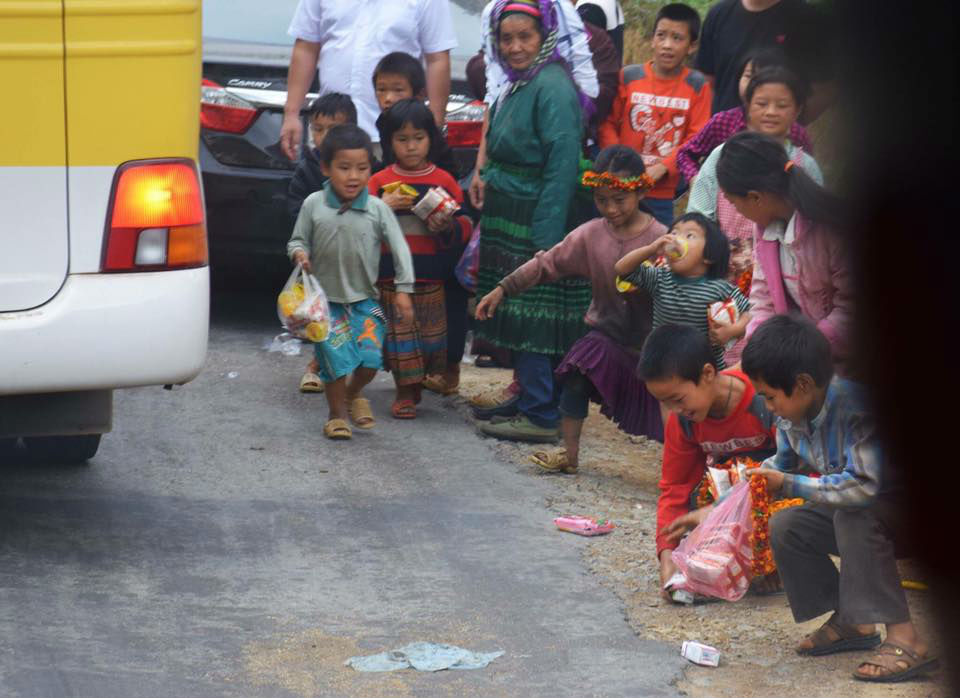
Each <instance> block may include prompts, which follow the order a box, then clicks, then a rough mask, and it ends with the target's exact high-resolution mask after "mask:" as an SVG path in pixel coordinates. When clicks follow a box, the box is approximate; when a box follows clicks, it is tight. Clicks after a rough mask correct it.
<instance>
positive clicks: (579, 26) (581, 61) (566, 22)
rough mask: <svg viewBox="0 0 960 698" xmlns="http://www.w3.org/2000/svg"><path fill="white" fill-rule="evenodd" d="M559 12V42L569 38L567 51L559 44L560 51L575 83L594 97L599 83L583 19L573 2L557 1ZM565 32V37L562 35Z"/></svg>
mask: <svg viewBox="0 0 960 698" xmlns="http://www.w3.org/2000/svg"><path fill="white" fill-rule="evenodd" d="M557 8H558V9H559V12H558V13H557V20H558V22H557V23H558V25H559V27H558V29H559V33H560V41H561V44H562V43H563V42H564V41H565V40H569V42H570V48H569V51H564V49H563V46H562V45H561V46H560V47H559V48H560V52H561V54H562V55H563V54H566V55H564V58H566V59H567V62H568V63H569V64H570V66H571V71H572V72H573V80H574V82H576V83H577V86H578V87H579V88H580V91H581V92H583V94H585V95H586V96H587V97H590V98H591V99H596V98H597V96H598V95H599V94H600V85H599V83H598V82H597V71H596V69H595V68H594V67H593V54H592V53H591V52H590V37H589V35H588V34H587V29H586V27H584V26H583V20H582V19H580V15H578V14H577V10H576V8H574V6H573V3H571V2H567V0H560V2H558V3H557ZM564 34H566V37H565V36H564Z"/></svg>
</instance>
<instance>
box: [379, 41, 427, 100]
mask: <svg viewBox="0 0 960 698" xmlns="http://www.w3.org/2000/svg"><path fill="white" fill-rule="evenodd" d="M381 75H400V76H402V77H404V78H406V79H407V82H409V83H410V89H412V90H413V96H414V97H417V96H419V95H422V94H424V93H425V92H426V89H427V73H426V71H424V69H423V64H422V63H421V62H420V61H418V60H417V59H416V58H414V57H413V56H411V55H410V54H409V53H404V52H403V51H394V52H393V53H388V54H387V55H386V56H384V57H383V58H381V59H380V62H379V63H377V67H376V68H374V69H373V84H374V85H376V84H377V78H378V77H379V76H381Z"/></svg>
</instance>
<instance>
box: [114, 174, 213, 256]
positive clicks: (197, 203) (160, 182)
mask: <svg viewBox="0 0 960 698" xmlns="http://www.w3.org/2000/svg"><path fill="white" fill-rule="evenodd" d="M207 259H208V256H207V229H206V221H205V216H204V210H203V196H202V194H201V191H200V180H199V178H198V176H197V168H196V165H195V164H194V163H193V162H192V161H191V160H185V159H183V160H180V159H177V160H143V161H133V162H128V163H125V164H123V165H121V166H120V167H119V168H118V169H117V173H116V175H114V178H113V189H112V191H111V195H110V206H109V209H108V212H107V224H106V233H105V237H104V246H103V256H102V260H101V264H100V270H101V271H104V272H128V271H157V270H163V269H185V268H189V267H201V266H205V265H206V264H207Z"/></svg>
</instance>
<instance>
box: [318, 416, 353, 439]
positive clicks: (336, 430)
mask: <svg viewBox="0 0 960 698" xmlns="http://www.w3.org/2000/svg"><path fill="white" fill-rule="evenodd" d="M323 435H324V436H326V437H327V438H328V439H333V440H334V441H346V440H347V439H352V438H353V430H352V429H351V428H350V425H349V424H347V423H346V422H345V421H344V420H342V419H331V420H330V421H329V422H327V423H326V424H324V425H323Z"/></svg>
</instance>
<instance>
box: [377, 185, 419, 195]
mask: <svg viewBox="0 0 960 698" xmlns="http://www.w3.org/2000/svg"><path fill="white" fill-rule="evenodd" d="M395 191H399V192H400V193H401V194H403V195H404V196H417V195H418V194H419V193H420V192H418V191H417V190H416V189H414V188H413V187H411V186H410V185H409V184H404V183H403V182H390V184H386V185H384V187H383V193H384V194H392V193H393V192H395Z"/></svg>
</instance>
